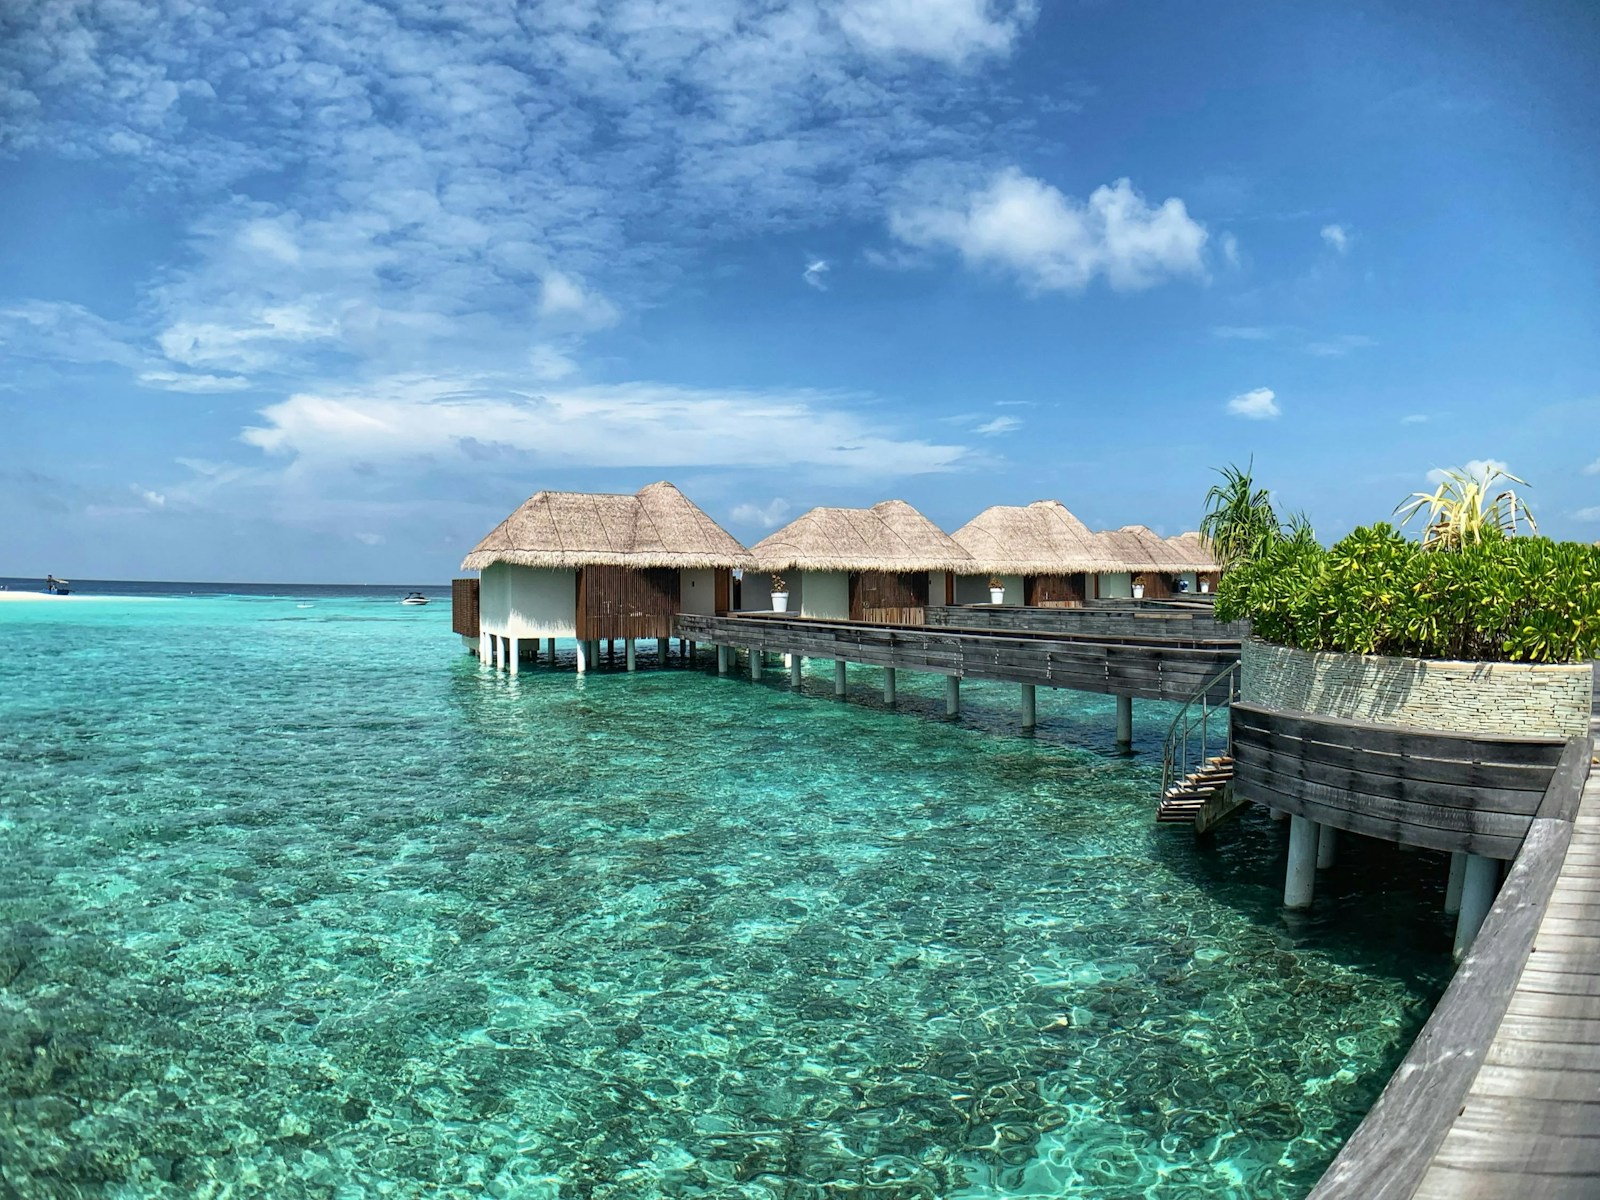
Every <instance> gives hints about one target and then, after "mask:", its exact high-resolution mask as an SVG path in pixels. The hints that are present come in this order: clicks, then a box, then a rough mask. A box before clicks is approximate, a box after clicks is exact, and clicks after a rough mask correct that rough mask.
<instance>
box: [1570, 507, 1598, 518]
mask: <svg viewBox="0 0 1600 1200" xmlns="http://www.w3.org/2000/svg"><path fill="white" fill-rule="evenodd" d="M1572 519H1573V520H1575V521H1600V504H1596V505H1591V506H1590V507H1589V508H1580V509H1578V510H1577V511H1575V512H1574V513H1573V514H1572Z"/></svg>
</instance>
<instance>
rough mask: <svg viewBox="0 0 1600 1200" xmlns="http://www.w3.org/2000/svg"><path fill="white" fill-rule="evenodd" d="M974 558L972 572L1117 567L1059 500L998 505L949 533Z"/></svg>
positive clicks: (1033, 572)
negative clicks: (973, 569) (973, 570)
mask: <svg viewBox="0 0 1600 1200" xmlns="http://www.w3.org/2000/svg"><path fill="white" fill-rule="evenodd" d="M950 536H951V537H952V538H954V539H955V541H956V542H957V544H959V545H960V546H961V547H962V549H964V550H966V551H967V553H968V554H970V555H971V556H972V558H973V562H974V566H975V569H976V573H979V574H991V575H1071V574H1075V573H1076V572H1079V571H1085V572H1098V571H1114V570H1120V569H1121V568H1120V567H1119V566H1118V565H1117V563H1116V561H1115V560H1113V559H1110V558H1108V557H1107V555H1106V553H1105V550H1104V549H1103V547H1102V546H1101V545H1100V544H1099V542H1098V541H1097V540H1096V538H1095V535H1094V534H1092V533H1090V532H1089V527H1088V526H1087V525H1085V524H1084V523H1083V522H1082V521H1080V520H1079V519H1078V518H1077V517H1076V516H1074V515H1073V513H1072V510H1071V509H1069V508H1067V506H1066V505H1065V504H1063V503H1061V501H1059V500H1035V501H1034V502H1033V503H1031V504H1027V505H1015V504H996V505H993V506H991V507H989V508H986V509H984V510H983V511H982V512H981V513H979V514H978V515H977V516H975V517H973V518H972V520H970V521H968V522H967V523H966V524H965V525H963V526H962V527H961V528H960V529H958V530H956V531H955V533H953V534H951V535H950Z"/></svg>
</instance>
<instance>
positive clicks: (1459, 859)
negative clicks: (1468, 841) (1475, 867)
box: [1444, 850, 1467, 917]
mask: <svg viewBox="0 0 1600 1200" xmlns="http://www.w3.org/2000/svg"><path fill="white" fill-rule="evenodd" d="M1466 878H1467V852H1466V851H1465V850H1452V851H1451V852H1450V879H1449V882H1447V883H1446V884H1445V885H1444V915H1445V916H1447V917H1453V916H1455V915H1456V914H1457V913H1459V912H1460V911H1461V885H1462V884H1463V883H1464V882H1465V881H1466Z"/></svg>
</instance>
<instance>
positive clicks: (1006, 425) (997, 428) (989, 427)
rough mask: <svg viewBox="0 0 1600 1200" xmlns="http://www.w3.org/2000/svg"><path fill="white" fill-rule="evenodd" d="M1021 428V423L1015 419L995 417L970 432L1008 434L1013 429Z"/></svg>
mask: <svg viewBox="0 0 1600 1200" xmlns="http://www.w3.org/2000/svg"><path fill="white" fill-rule="evenodd" d="M1021 428H1022V422H1021V421H1019V420H1017V418H1015V417H996V418H995V419H994V420H992V421H986V422H985V423H984V424H982V425H979V426H978V427H977V428H976V429H974V430H973V431H972V432H973V433H984V434H991V435H992V434H996V433H1010V432H1011V431H1012V430H1013V429H1021Z"/></svg>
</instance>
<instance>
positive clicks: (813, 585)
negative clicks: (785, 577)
mask: <svg viewBox="0 0 1600 1200" xmlns="http://www.w3.org/2000/svg"><path fill="white" fill-rule="evenodd" d="M796 575H803V576H804V578H805V590H804V591H803V592H801V594H800V615H801V616H802V617H816V618H818V619H820V620H824V621H848V620H849V619H850V575H849V573H848V572H846V571H804V572H802V571H791V572H790V582H791V583H792V582H794V580H793V578H792V577H793V576H796ZM789 611H790V612H794V611H795V605H794V596H793V595H792V594H791V595H790V597H789Z"/></svg>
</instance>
